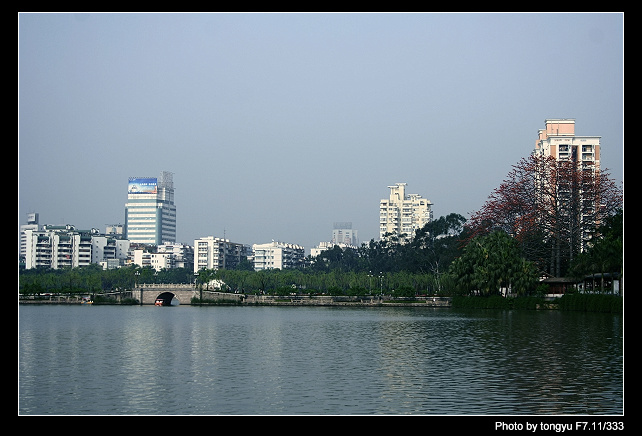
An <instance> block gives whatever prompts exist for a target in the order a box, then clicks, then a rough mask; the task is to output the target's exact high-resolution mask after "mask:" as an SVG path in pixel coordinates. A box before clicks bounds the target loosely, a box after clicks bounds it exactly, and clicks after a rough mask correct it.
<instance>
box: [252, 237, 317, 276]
mask: <svg viewBox="0 0 642 436" xmlns="http://www.w3.org/2000/svg"><path fill="white" fill-rule="evenodd" d="M252 251H253V252H254V270H255V271H260V270H266V269H285V268H293V267H296V266H299V265H301V264H302V262H303V259H304V258H305V249H304V248H303V247H302V246H300V245H296V244H290V243H286V242H279V241H272V242H268V243H266V244H254V245H252Z"/></svg>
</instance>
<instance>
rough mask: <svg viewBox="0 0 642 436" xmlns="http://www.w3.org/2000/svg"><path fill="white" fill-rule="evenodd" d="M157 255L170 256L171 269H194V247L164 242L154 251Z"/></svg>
mask: <svg viewBox="0 0 642 436" xmlns="http://www.w3.org/2000/svg"><path fill="white" fill-rule="evenodd" d="M156 251H157V253H159V254H170V255H171V265H172V266H171V267H172V268H186V269H192V268H193V267H194V247H192V246H191V245H187V244H181V243H174V244H172V243H169V242H166V243H164V244H163V245H159V246H158V247H157V249H156Z"/></svg>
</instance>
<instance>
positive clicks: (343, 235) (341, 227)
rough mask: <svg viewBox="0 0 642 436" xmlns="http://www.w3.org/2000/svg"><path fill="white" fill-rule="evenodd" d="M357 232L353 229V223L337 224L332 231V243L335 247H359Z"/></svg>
mask: <svg viewBox="0 0 642 436" xmlns="http://www.w3.org/2000/svg"><path fill="white" fill-rule="evenodd" d="M357 233H358V232H357V230H355V229H353V228H352V223H351V222H335V223H334V228H333V229H332V240H331V242H332V243H333V244H335V245H339V244H344V245H346V246H355V247H356V246H358V245H359V238H358V237H357Z"/></svg>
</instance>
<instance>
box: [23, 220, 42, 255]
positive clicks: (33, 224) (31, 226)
mask: <svg viewBox="0 0 642 436" xmlns="http://www.w3.org/2000/svg"><path fill="white" fill-rule="evenodd" d="M38 219H39V216H38V214H37V213H35V212H31V213H28V214H27V224H23V225H21V226H20V253H19V254H18V259H19V260H20V261H21V262H24V260H25V256H26V255H27V235H26V233H25V232H26V231H27V230H35V231H38V230H40V224H38Z"/></svg>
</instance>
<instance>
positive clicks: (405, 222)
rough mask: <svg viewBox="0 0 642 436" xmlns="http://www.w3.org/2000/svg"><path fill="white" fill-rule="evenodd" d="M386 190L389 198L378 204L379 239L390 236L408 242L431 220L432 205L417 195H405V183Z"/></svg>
mask: <svg viewBox="0 0 642 436" xmlns="http://www.w3.org/2000/svg"><path fill="white" fill-rule="evenodd" d="M388 188H390V197H389V198H388V199H382V200H381V201H380V202H379V238H380V239H384V238H385V237H386V235H392V236H397V237H399V239H400V241H401V242H408V241H409V240H411V239H412V238H413V237H414V235H415V231H417V230H418V229H421V228H422V227H424V226H425V225H426V224H428V223H429V222H430V221H431V220H432V203H431V202H430V200H428V199H425V198H423V197H422V196H421V195H419V194H406V183H396V184H395V185H394V186H388Z"/></svg>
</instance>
